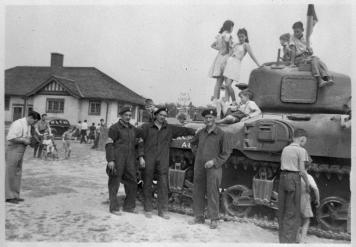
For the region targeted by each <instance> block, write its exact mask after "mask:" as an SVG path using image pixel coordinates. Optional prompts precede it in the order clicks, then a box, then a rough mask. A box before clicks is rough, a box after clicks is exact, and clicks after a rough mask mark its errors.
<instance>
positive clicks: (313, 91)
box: [248, 65, 351, 114]
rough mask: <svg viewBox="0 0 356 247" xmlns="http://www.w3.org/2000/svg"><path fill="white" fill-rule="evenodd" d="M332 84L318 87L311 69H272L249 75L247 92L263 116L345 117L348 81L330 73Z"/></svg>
mask: <svg viewBox="0 0 356 247" xmlns="http://www.w3.org/2000/svg"><path fill="white" fill-rule="evenodd" d="M331 78H332V79H333V81H334V83H333V84H332V85H330V86H326V87H323V88H319V87H318V83H317V81H316V79H315V78H314V77H313V76H312V74H311V71H310V68H300V67H299V68H290V67H286V66H283V67H279V68H277V69H276V68H274V66H273V65H270V66H265V67H263V68H259V69H255V70H253V71H252V72H251V75H250V79H249V86H248V87H249V89H250V90H251V91H252V92H253V94H254V101H255V102H256V103H257V105H258V106H259V107H260V108H261V110H262V111H263V112H284V113H332V114H348V113H349V111H350V108H349V107H348V106H349V103H350V99H351V80H350V77H348V76H346V75H343V74H338V73H333V72H331Z"/></svg>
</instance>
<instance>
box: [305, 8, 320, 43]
mask: <svg viewBox="0 0 356 247" xmlns="http://www.w3.org/2000/svg"><path fill="white" fill-rule="evenodd" d="M317 22H318V17H317V16H316V13H315V9H314V4H308V12H307V31H306V41H307V47H310V36H311V34H312V32H313V29H314V26H315V24H316V23H317Z"/></svg>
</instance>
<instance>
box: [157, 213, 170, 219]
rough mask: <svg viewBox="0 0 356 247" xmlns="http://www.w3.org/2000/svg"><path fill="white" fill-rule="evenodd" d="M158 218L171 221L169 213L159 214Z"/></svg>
mask: <svg viewBox="0 0 356 247" xmlns="http://www.w3.org/2000/svg"><path fill="white" fill-rule="evenodd" d="M158 216H159V217H162V218H163V219H165V220H169V219H170V217H169V215H168V213H166V212H161V213H159V214H158Z"/></svg>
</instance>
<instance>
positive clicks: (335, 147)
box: [169, 63, 351, 232]
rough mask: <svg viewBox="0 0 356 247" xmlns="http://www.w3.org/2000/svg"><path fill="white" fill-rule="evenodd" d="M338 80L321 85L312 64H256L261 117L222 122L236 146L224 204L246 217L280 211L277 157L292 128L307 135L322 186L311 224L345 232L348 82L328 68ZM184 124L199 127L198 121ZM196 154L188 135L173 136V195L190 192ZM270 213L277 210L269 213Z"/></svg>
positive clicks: (253, 83)
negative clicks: (175, 137)
mask: <svg viewBox="0 0 356 247" xmlns="http://www.w3.org/2000/svg"><path fill="white" fill-rule="evenodd" d="M331 77H332V78H333V81H334V84H332V85H330V86H327V87H323V88H319V87H318V84H317V81H316V80H315V78H314V77H313V76H312V75H311V68H310V65H309V66H308V65H302V66H300V67H295V68H292V67H287V66H281V65H280V64H276V63H269V64H268V65H266V66H264V67H262V68H258V69H255V70H253V71H252V72H251V74H250V78H249V85H248V87H249V89H250V90H251V91H252V92H253V94H254V99H253V100H254V101H255V102H256V103H257V105H259V107H260V108H261V110H262V112H263V113H262V115H260V116H258V117H255V118H251V119H248V120H247V121H244V122H239V123H235V124H231V125H219V127H220V128H221V129H222V130H223V131H224V132H226V133H227V136H228V138H229V140H230V142H231V145H232V147H233V151H232V153H231V156H230V158H229V159H228V161H227V162H226V164H224V166H223V178H222V183H221V191H222V192H221V198H222V205H223V207H224V210H225V212H226V213H228V214H230V215H233V216H238V217H249V216H251V214H254V213H256V209H258V210H257V211H259V212H261V211H262V212H264V213H266V214H267V215H269V216H270V215H273V212H274V213H275V212H276V210H277V209H278V181H279V173H280V156H281V152H282V150H283V148H284V147H285V146H287V145H288V144H289V143H290V142H291V141H292V136H293V131H294V130H295V129H297V128H302V129H304V130H306V131H307V133H308V142H307V144H306V146H305V148H306V150H307V151H308V153H309V155H310V156H311V158H312V160H313V161H312V164H311V166H310V170H309V172H310V173H311V175H312V176H313V177H314V179H315V181H316V183H317V185H318V187H319V190H320V202H321V203H320V207H318V208H317V209H315V207H314V211H315V210H316V214H315V216H316V217H315V218H316V222H314V225H317V226H318V227H320V228H322V229H325V230H328V231H333V232H346V228H347V217H348V206H349V202H350V181H349V178H350V177H349V175H350V170H351V127H350V126H348V125H347V122H348V121H350V119H351V108H350V106H351V102H350V101H351V80H350V78H349V77H348V76H346V75H343V74H338V73H333V72H331ZM187 127H192V128H200V127H203V123H202V122H200V123H198V122H193V123H190V124H187ZM193 165H194V155H193V153H192V151H191V147H190V144H189V137H182V138H178V139H175V140H173V142H172V144H171V150H170V166H171V169H170V174H169V178H170V179H169V184H170V189H171V191H172V192H173V194H178V195H181V196H184V197H191V189H192V186H193ZM271 212H272V214H271Z"/></svg>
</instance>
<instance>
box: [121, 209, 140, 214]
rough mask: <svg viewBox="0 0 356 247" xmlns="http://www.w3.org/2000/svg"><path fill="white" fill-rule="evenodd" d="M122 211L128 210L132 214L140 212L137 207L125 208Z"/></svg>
mask: <svg viewBox="0 0 356 247" xmlns="http://www.w3.org/2000/svg"><path fill="white" fill-rule="evenodd" d="M122 211H124V212H126V213H131V214H138V211H137V209H136V208H134V209H123V210H122Z"/></svg>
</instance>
